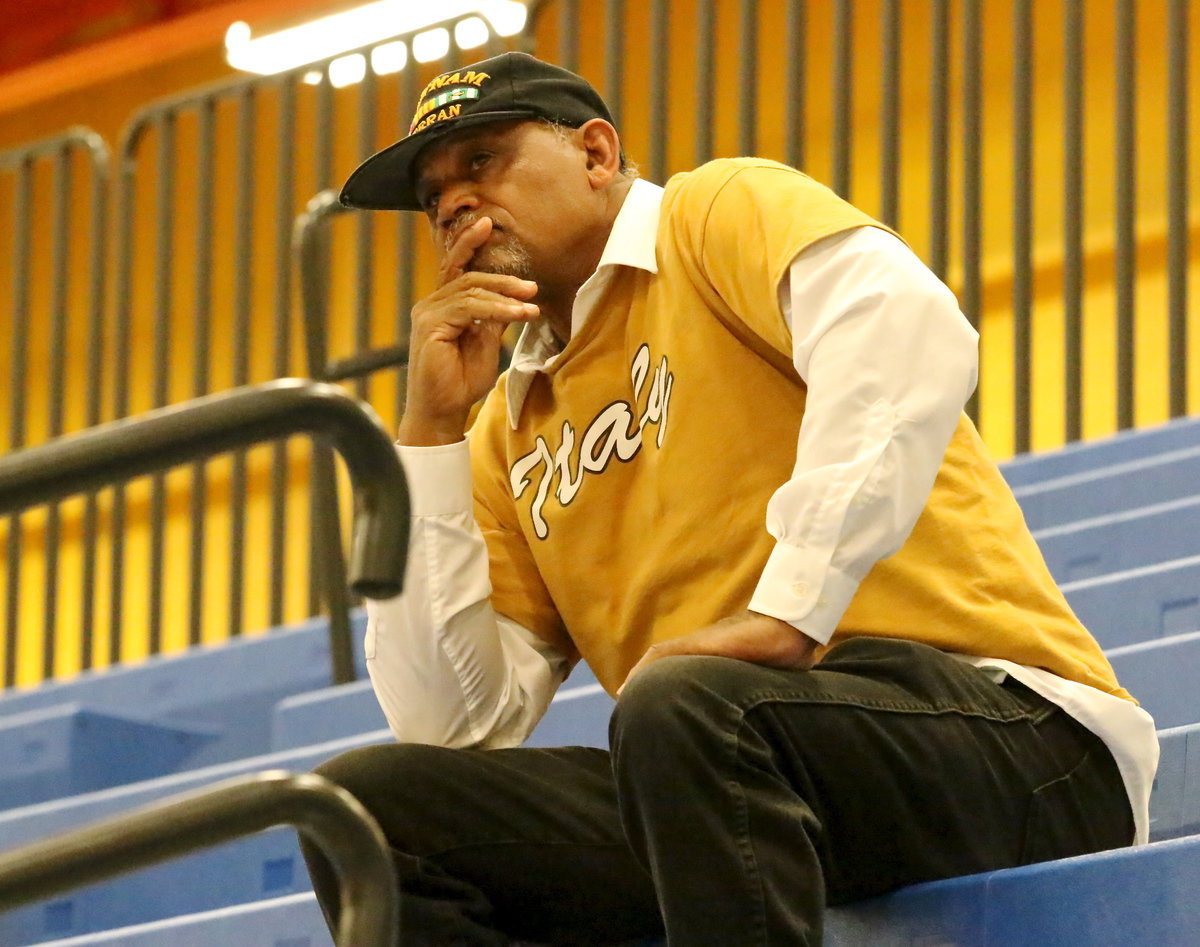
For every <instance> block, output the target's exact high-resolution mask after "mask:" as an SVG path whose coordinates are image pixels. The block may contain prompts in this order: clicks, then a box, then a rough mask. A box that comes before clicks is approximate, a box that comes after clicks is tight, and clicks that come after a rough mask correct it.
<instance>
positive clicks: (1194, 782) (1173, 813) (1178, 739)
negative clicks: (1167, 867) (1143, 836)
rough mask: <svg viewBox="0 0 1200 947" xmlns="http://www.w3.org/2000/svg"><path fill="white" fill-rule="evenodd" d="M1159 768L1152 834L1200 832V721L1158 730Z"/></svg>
mask: <svg viewBox="0 0 1200 947" xmlns="http://www.w3.org/2000/svg"><path fill="white" fill-rule="evenodd" d="M1158 746H1159V751H1160V755H1159V758H1158V772H1157V773H1156V774H1155V776H1154V790H1153V792H1151V794H1150V837H1151V838H1152V839H1155V840H1157V839H1170V838H1179V837H1180V836H1184V835H1197V834H1200V723H1194V724H1191V725H1190V726H1186V727H1171V728H1169V729H1167V730H1160V731H1159V732H1158Z"/></svg>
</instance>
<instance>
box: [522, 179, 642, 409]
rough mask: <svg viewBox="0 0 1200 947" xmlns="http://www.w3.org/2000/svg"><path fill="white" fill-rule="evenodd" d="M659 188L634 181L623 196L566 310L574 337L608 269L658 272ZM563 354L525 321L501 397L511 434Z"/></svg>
mask: <svg viewBox="0 0 1200 947" xmlns="http://www.w3.org/2000/svg"><path fill="white" fill-rule="evenodd" d="M663 193H664V192H663V189H662V188H661V187H659V186H658V185H657V184H651V183H650V182H649V181H643V180H642V179H641V178H636V179H634V182H633V185H632V186H631V187H630V188H629V191H628V193H627V194H626V195H625V200H624V202H623V203H622V204H621V209H620V210H619V211H617V216H616V218H615V219H614V220H613V225H612V230H611V231H609V234H608V240H607V241H606V242H605V244H604V250H603V252H602V253H601V254H600V262H599V263H598V264H597V265H596V271H595V272H594V273H593V274H592V275H591V276H589V277H588V278H587V280H586V281H585V282H584V284H583V285H582V286H581V287H580V288H579V293H578V294H577V295H576V297H575V306H574V308H573V309H572V311H571V335H572V336H574V335H576V334H578V332H579V330H580V329H581V328H582V327H583V325H584V323H585V322H586V321H587V320H588V318H589V317H590V316H591V313H592V310H593V309H594V308H595V304H596V301H597V300H598V299H599V296H600V294H601V292H602V291H603V289H604V287H605V286H606V285H607V284H608V281H609V280H610V279H611V278H612V274H613V269H614V268H615V267H618V266H629V267H634V268H635V269H639V270H645V271H646V272H648V273H657V272H658V259H657V258H656V256H655V252H654V250H655V243H656V237H657V234H658V214H659V210H660V209H661V207H662V199H663ZM561 351H562V346H561V345H560V344H559V342H558V339H556V338H555V336H554V333H553V332H552V331H551V329H550V326H549V325H548V324H547V323H545V322H541V321H539V322H531V323H528V324H527V325H526V326H525V328H524V329H523V330H522V331H521V337H520V338H519V339H518V340H517V346H516V348H515V349H514V350H513V357H512V363H511V365H510V366H509V370H508V373H507V374H506V375H505V395H506V397H507V400H508V423H509V425H510V426H511V427H512V428H513V429H514V430H516V427H517V423H518V421H519V420H520V418H521V408H522V407H523V406H524V404H525V396H526V395H527V394H529V386H530V385H532V384H533V379H534V376H535V375H536V374H537V373H538V372H540V371H542V370H544V369H546V368H548V367H549V366H550V365H551V364H552V363H553V362H554V360H555V359H556V358H558V356H559V353H560V352H561Z"/></svg>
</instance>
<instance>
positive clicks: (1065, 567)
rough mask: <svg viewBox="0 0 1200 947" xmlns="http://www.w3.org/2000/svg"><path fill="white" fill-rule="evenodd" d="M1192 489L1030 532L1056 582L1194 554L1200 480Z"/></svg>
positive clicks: (1199, 543) (1199, 529)
mask: <svg viewBox="0 0 1200 947" xmlns="http://www.w3.org/2000/svg"><path fill="white" fill-rule="evenodd" d="M1198 480H1200V478H1198ZM1196 489H1197V493H1196V495H1194V496H1190V497H1185V498H1184V499H1182V500H1171V501H1168V502H1166V503H1156V504H1153V505H1151V506H1140V507H1137V508H1136V509H1132V510H1125V511H1122V512H1120V513H1110V514H1108V515H1106V516H1098V517H1093V518H1091V519H1086V520H1080V521H1077V522H1073V523H1066V524H1064V525H1061V526H1051V527H1047V528H1046V529H1041V530H1037V531H1036V532H1035V533H1034V534H1033V537H1034V539H1036V540H1037V543H1038V546H1039V547H1040V548H1041V550H1042V555H1043V556H1044V557H1045V559H1046V565H1048V566H1049V567H1050V572H1051V573H1052V574H1053V575H1054V578H1055V579H1056V580H1057V581H1058V582H1077V581H1079V580H1080V579H1088V578H1093V577H1095V576H1099V575H1107V574H1109V573H1112V572H1122V571H1125V570H1127V569H1136V568H1139V567H1141V566H1147V565H1151V564H1153V563H1156V562H1167V561H1169V560H1172V559H1181V558H1186V557H1188V556H1194V555H1197V554H1200V482H1198V483H1197V488H1196Z"/></svg>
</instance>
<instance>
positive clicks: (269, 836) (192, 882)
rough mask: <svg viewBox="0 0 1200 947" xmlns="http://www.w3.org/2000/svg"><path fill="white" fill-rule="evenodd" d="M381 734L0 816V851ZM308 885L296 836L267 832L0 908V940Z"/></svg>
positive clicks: (171, 913) (90, 928)
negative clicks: (50, 897)
mask: <svg viewBox="0 0 1200 947" xmlns="http://www.w3.org/2000/svg"><path fill="white" fill-rule="evenodd" d="M390 736H391V735H390V734H389V733H387V732H386V731H385V732H382V733H380V732H374V733H363V734H358V735H356V736H354V737H352V738H350V739H346V740H339V741H335V742H333V743H324V744H317V745H314V746H308V747H304V748H303V749H301V750H294V751H291V752H288V753H274V754H270V755H267V756H256V757H248V758H245V759H241V760H237V761H235V762H232V763H225V764H222V765H220V766H211V767H207V768H205V769H200V770H190V771H187V772H183V773H177V774H175V775H172V776H165V777H161V778H159V779H152V780H148V781H145V782H138V783H131V784H129V785H126V786H119V787H115V788H112V789H105V790H102V791H100V792H93V793H86V794H83V795H79V796H71V797H69V798H65V799H58V800H54V801H52V802H44V803H39V804H38V805H34V806H25V807H23V808H19V809H11V810H9V811H7V812H0V850H3V849H7V848H11V847H14V846H16V845H22V844H25V843H28V842H32V841H35V840H37V839H42V838H46V837H48V836H50V835H53V834H54V833H56V832H60V831H63V830H64V829H68V828H74V827H76V826H80V825H85V824H87V823H90V822H94V821H96V820H98V819H102V818H105V817H108V816H113V815H116V814H118V813H122V812H128V811H129V810H131V809H134V808H138V807H141V806H145V805H148V804H150V803H152V802H156V801H158V800H160V799H164V798H167V797H169V796H175V795H178V794H180V793H183V792H187V791H189V790H194V789H199V788H201V787H204V786H208V785H211V784H213V783H216V782H219V781H222V780H225V779H229V778H231V777H234V776H239V775H242V774H246V773H253V772H259V771H262V770H268V769H288V770H292V771H294V772H305V771H307V770H311V769H313V768H314V767H316V766H318V765H319V764H320V763H322V762H324V761H325V760H327V759H329V758H330V757H332V756H335V755H337V754H338V753H341V752H344V751H346V750H350V749H353V748H355V747H358V746H365V745H367V744H370V743H379V742H382V741H384V740H388V739H390ZM308 888H309V882H308V876H307V875H306V873H305V871H304V866H303V864H302V862H301V860H300V854H299V848H298V846H297V844H296V834H295V832H294V831H292V830H291V829H272V830H270V831H267V832H261V833H258V834H257V835H252V836H248V837H246V838H243V839H239V840H238V841H236V842H230V843H227V844H225V845H221V846H218V847H216V848H211V849H206V850H203V851H200V852H196V853H194V854H192V855H189V856H187V857H185V858H181V859H177V860H174V861H170V862H165V863H163V864H161V865H157V866H155V867H153V868H148V869H145V870H143V871H138V872H134V873H133V874H130V875H126V876H124V877H121V878H116V879H113V880H110V881H107V882H103V883H101V884H97V885H92V886H89V887H85V888H79V889H77V890H75V891H72V892H70V893H69V894H67V895H64V896H62V897H58V898H55V899H53V900H50V901H46V902H40V903H37V904H32V905H27V906H25V907H22V908H18V909H16V910H11V911H6V912H0V944H3V945H4V947H16V945H23V944H35V943H41V942H42V941H45V940H49V939H52V938H56V937H57V938H64V937H68V936H80V935H84V934H91V933H94V932H97V931H104V930H110V929H112V928H117V927H125V926H128V925H131V924H141V923H145V922H150V921H156V920H161V919H165V918H169V917H175V916H178V915H183V914H193V913H195V912H197V911H207V910H215V909H219V908H223V907H227V906H229V905H232V904H239V903H243V902H249V901H254V900H258V899H261V898H264V897H279V896H282V895H287V894H295V893H297V892H300V891H304V890H307V889H308Z"/></svg>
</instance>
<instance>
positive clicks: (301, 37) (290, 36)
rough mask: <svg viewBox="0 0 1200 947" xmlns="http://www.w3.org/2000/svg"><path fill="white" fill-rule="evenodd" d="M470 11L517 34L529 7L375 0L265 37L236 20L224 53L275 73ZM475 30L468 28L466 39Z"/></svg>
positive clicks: (249, 68) (489, 1)
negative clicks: (471, 30) (257, 34)
mask: <svg viewBox="0 0 1200 947" xmlns="http://www.w3.org/2000/svg"><path fill="white" fill-rule="evenodd" d="M470 14H477V16H476V17H472V19H474V20H476V21H477V22H479V17H483V18H485V19H486V20H487V21H488V22H489V23H490V24H491V27H492V30H494V31H495V32H496V33H497V34H498V35H500V36H513V35H515V34H516V33H519V32H521V30H522V29H524V27H525V21H526V17H527V15H528V11H527V10H526V9H525V4H524V3H520V2H517V0H438V2H437V3H436V4H430V3H428V2H426V0H375V2H374V3H368V4H365V5H364V6H360V7H356V8H354V9H352V10H344V11H342V12H341V13H334V14H332V15H330V16H324V17H321V18H320V19H317V20H311V21H310V22H308V23H302V24H300V25H299V26H294V27H291V28H290V29H286V30H281V31H279V32H278V33H270V34H267V35H265V36H258V37H255V36H253V32H252V30H251V28H250V26H249V24H247V23H242V22H238V23H234V24H232V25H231V26H230V27H229V29H228V30H227V31H226V33H225V57H226V59H228V61H229V64H230V65H231V66H233V67H234V68H236V69H241V70H244V71H246V72H255V73H259V74H260V75H272V74H274V73H277V72H284V71H285V70H288V69H295V68H297V67H299V66H304V65H307V64H308V63H315V62H320V61H322V60H325V59H329V58H331V57H334V56H338V55H339V54H341V53H349V52H351V51H353V50H356V49H360V48H362V47H364V46H370V45H371V44H373V43H380V42H383V41H384V40H389V39H392V38H394V37H397V36H406V35H408V34H411V33H415V32H416V31H418V30H420V29H422V28H424V27H427V26H430V25H432V24H434V23H443V22H446V21H448V20H454V19H456V18H458V17H464V16H469V15H470ZM482 26H483V24H482V23H481V22H479V25H478V26H476V27H474V29H475V30H476V32H477V31H478V30H479V28H480V27H482ZM443 32H444V31H443ZM471 35H472V34H471V33H470V31H469V30H468V38H471ZM449 39H450V38H449V35H448V34H447V35H446V37H445V41H446V50H445V51H448V50H449ZM426 42H427V43H428V44H429V45H428V46H427V49H426V51H428V50H429V49H433V48H435V47H434V40H432V39H430V40H427V41H426ZM437 42H439V43H440V42H441V40H438V41H437ZM476 45H481V44H476ZM413 51H414V57H415V58H418V59H420V57H419V56H416V55H415V54H416V43H415V41H414V50H413ZM445 51H443V53H442V55H444V54H445ZM432 58H435V59H436V58H439V57H437V56H434V57H432ZM421 61H422V62H427V61H428V60H424V59H422V60H421ZM342 68H343V69H345V70H349V68H350V67H348V66H346V67H342ZM347 74H349V72H348V71H347Z"/></svg>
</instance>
